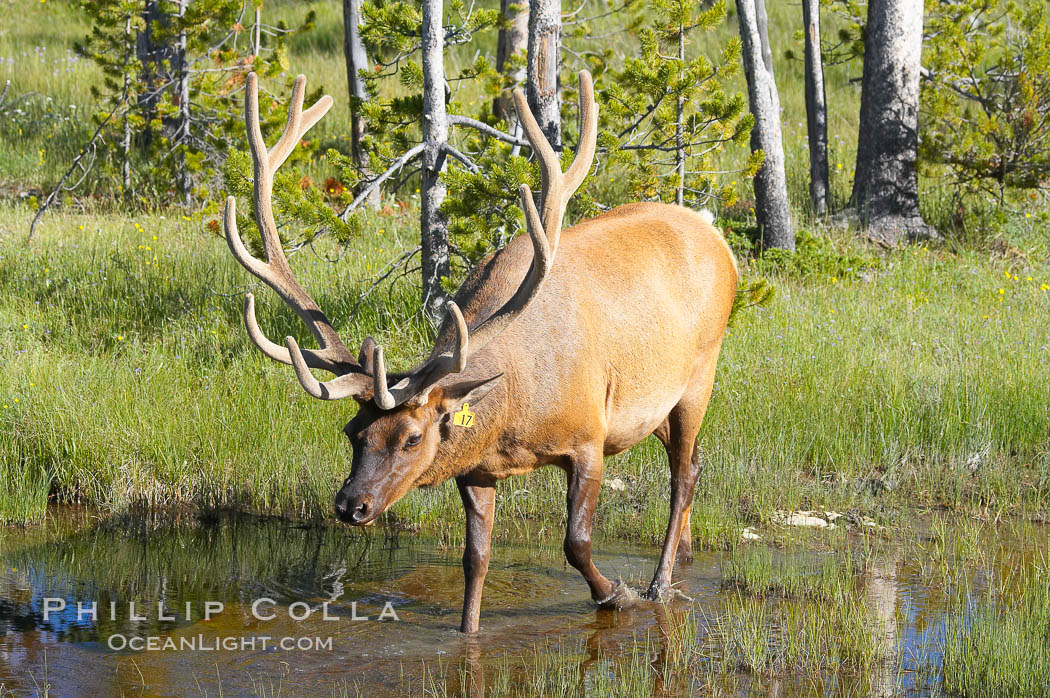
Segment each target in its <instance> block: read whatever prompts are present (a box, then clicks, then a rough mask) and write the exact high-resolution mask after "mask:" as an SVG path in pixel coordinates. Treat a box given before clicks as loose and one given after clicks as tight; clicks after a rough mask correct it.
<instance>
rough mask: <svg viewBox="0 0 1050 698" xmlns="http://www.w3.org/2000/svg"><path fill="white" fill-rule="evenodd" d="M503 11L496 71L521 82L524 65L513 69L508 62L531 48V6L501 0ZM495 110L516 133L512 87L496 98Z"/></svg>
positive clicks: (522, 80) (497, 43)
mask: <svg viewBox="0 0 1050 698" xmlns="http://www.w3.org/2000/svg"><path fill="white" fill-rule="evenodd" d="M500 14H501V15H502V17H503V22H504V23H506V26H505V27H503V28H501V29H500V30H499V39H498V40H497V42H496V72H497V73H499V74H500V75H507V76H509V77H510V78H511V79H512V80H513V81H514V82H515V83H522V82H524V81H525V78H526V70H525V68H524V67H515V68H514V69H513V70H511V69H510V66H509V65H508V63H510V61H511V59H512V58H513V57H514V56H517V55H518V54H520V53H521V52H523V51H528V48H529V7H528V4H527V3H526V2H525V0H500ZM492 113H493V114H495V115H496V117H498V118H500V119H502V120H503V121H504V122H506V124H507V130H508V132H509V133H513V134H515V135H517V132H518V130H519V129H518V128H517V123H518V117H517V114H516V113H515V111H514V100H513V99H511V96H510V91H509V90H507V91H504V92H503V93H502V94H500V96H499V97H497V98H496V99H495V100H494V101H493V103H492Z"/></svg>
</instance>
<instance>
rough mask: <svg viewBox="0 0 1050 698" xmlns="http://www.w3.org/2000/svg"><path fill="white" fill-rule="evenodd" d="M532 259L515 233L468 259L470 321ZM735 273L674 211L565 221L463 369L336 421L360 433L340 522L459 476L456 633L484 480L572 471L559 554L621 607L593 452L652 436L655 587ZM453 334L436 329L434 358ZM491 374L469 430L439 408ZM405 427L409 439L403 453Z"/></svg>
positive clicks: (484, 527)
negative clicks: (594, 536)
mask: <svg viewBox="0 0 1050 698" xmlns="http://www.w3.org/2000/svg"><path fill="white" fill-rule="evenodd" d="M531 261H532V248H531V245H530V242H529V240H528V238H527V237H525V236H521V237H519V238H517V239H515V240H514V241H512V242H511V243H510V244H509V245H508V246H507V247H506V248H505V249H504V250H502V251H500V252H499V253H497V254H495V255H492V256H490V257H489V258H487V259H486V260H485V261H484V262H482V263H481V264H480V265H479V266H478V267H477V269H476V270H475V271H474V272H473V273H472V274H471V275H470V277H469V278H468V279H467V281H466V282H465V283H464V285H463V288H462V289H461V290H460V292H459V293H458V294H457V296H456V302H457V303H458V304H459V306H460V307H461V308H462V309H463V314H464V317H465V319H466V321H467V324H468V326H470V328H471V329H473V328H474V327H475V326H476V325H477V324H479V323H480V322H481V321H483V320H484V319H485V318H487V317H489V316H490V315H491V314H492V313H494V312H495V311H496V310H497V309H498V308H499V307H501V306H502V304H503V303H505V302H506V301H507V299H509V298H510V297H511V295H512V294H513V293H514V291H515V289H517V288H518V286H519V284H520V283H521V281H522V279H523V278H524V277H525V275H526V273H527V272H528V269H529V265H530V264H531ZM736 283H737V270H736V264H735V261H734V259H733V255H732V253H731V252H730V250H729V247H728V246H727V245H726V243H725V241H724V240H723V239H722V236H721V235H720V234H719V233H718V231H717V230H716V229H715V228H714V227H713V226H712V225H711V224H710V223H709V222H708V220H707V218H706V217H704V216H702V215H701V214H697V213H694V212H692V211H689V210H687V209H684V208H681V207H677V206H670V205H665V204H656V203H640V204H631V205H628V206H621V207H619V208H616V209H614V210H613V211H610V212H609V213H606V214H604V215H602V216H599V217H597V218H594V219H592V220H588V221H584V222H582V223H580V224H579V225H577V226H575V227H573V228H571V229H568V230H565V231H564V232H563V233H562V236H561V241H560V245H559V248H558V256H557V260H556V262H555V264H554V266H553V268H552V269H551V272H550V274H549V276H548V277H547V278H546V280H545V281H544V284H543V286H542V287H541V289H540V291H539V295H538V296H537V297H536V298H535V299H534V300H533V302H532V303H530V304H529V306H528V307H527V308H526V309H525V310H524V311H523V312H522V313H521V315H520V316H519V317H518V318H517V319H516V320H515V322H514V323H512V324H511V325H510V326H509V327H508V328H507V329H505V330H504V331H503V332H502V333H501V334H500V335H498V336H497V337H496V338H495V339H494V340H493V341H492V342H491V343H489V344H488V345H487V346H485V347H484V348H483V349H481V350H480V351H478V352H477V353H476V354H471V357H470V361H469V363H468V364H467V367H466V369H465V370H464V371H463V372H462V373H459V374H453V375H449V376H446V377H445V378H443V379H442V380H441V381H440V382H439V383H438V384H437V385H436V386H435V387H434V388H433V389H432V390H431V391H430V392H429V394H428V395H427V396H426V403H425V404H422V405H416V404H414V403H410V404H405V405H402V406H401V407H399V408H396V409H394V410H392V411H381V410H378V409H377V408H375V407H374V406H373V405H371V404H370V403H367V402H364V403H363V405H362V408H361V410H360V412H359V413H358V415H357V416H356V417H355V418H354V420H352V421H351V422H350V424H348V425H347V433H348V434H351V435H352V434H363V435H364V437H363V439H361V440H359V441H355V442H354V466H353V469H352V471H351V476H350V478H348V480H347V483H346V484H345V485H344V487H343V490H342V491H341V492H340V495H339V497H338V498H337V509H338V510H339V511H340V512H342V513H341V516H343V518H346V517H348V516H350V515H351V513H352V512H353V511H354V510H355V509H354V507H355V506H357V503H358V502H360V501H365V500H367V502H368V505H367V506H366V509H365V511H366V513H367V516H364V515H362V516H361V517H360V518H361V519H362V520H361V521H358V520H355V523H362V522H366V523H367V522H370V521H372V520H374V519H375V517H376V516H378V515H379V513H381V512H382V511H383V510H385V509H386V508H387V507H389V506H390V505H391V504H393V503H394V502H395V501H397V500H398V499H400V498H401V497H402V496H404V494H405V493H406V492H408V491H409V490H410V489H412V488H414V487H417V486H421V485H433V484H437V483H439V482H443V481H444V480H447V479H449V478H451V477H456V478H457V479H458V482H459V486H460V492H461V493H462V494H463V497H464V505H465V507H466V509H467V516H468V541H467V548H468V549H467V552H466V554H465V556H464V569H465V571H466V572H467V578H468V579H467V593H466V596H465V599H464V615H463V624H462V629H463V630H464V631H472V630H476V629H477V624H478V613H479V610H478V609H479V608H480V594H481V584H482V583H483V580H484V571H485V569H487V566H488V552H487V551H488V533H487V531H490V530H491V525H492V516H493V511H492V507H493V504H494V497H492V496H491V487H492V486H493V484H494V483H495V482H496V481H498V480H501V479H503V478H506V477H510V476H512V475H520V474H524V473H528V472H530V471H532V470H534V469H535V468H537V467H540V466H543V465H549V464H553V465H557V466H559V467H561V468H563V469H565V470H566V472H567V474H568V477H569V495H568V500H569V501H568V504H569V509H570V516H569V531H568V532H567V534H566V546H565V547H566V554H567V556H568V557H569V560H570V562H571V563H572V564H573V565H574V566H576V567H577V568H578V569H580V571H581V572H582V573H583V575H584V576H585V578H586V579H587V581H588V583H589V584H590V586H591V592H592V596H593V597H594V598H595V600H596V601H599V602H602V603H605V604H612V605H618V604H619V603H621V602H622V600H623V599H622V598H621V596H622V594H620V593H619V592H618V591H617V590H615V589H614V588H613V585H612V584H611V583H610V582H609V581H608V580H607V579H606V578H605V577H603V576H602V575H601V574H600V573H598V571H597V570H596V569H595V568H594V566H593V564H592V563H591V561H590V527H591V524H590V519H591V514H593V509H594V505H595V503H596V501H597V494H598V489H599V488H600V484H601V469H602V457H603V456H605V455H610V454H614V453H619V452H620V451H623V450H624V449H627V448H629V447H631V446H633V445H634V444H636V443H638V442H639V441H641V440H642V439H643V438H645V437H646V436H648V435H649V434H651V433H654V432H655V433H656V435H657V437H658V438H660V440H661V441H662V442H663V443H664V445H665V446H666V447H667V449H668V456H669V459H670V461H671V463H670V465H671V470H672V498H673V500H674V501H672V520H671V521H670V522H669V526H668V536H667V541H666V543H665V546H664V555H663V557H662V558H661V563H660V567H659V568H658V571H657V575H656V578H654V580H653V585H652V586H651V587H650V595H651V596H653V597H663V596H665V595H666V594H667V592H668V590H669V585H670V571H671V568H672V567H673V565H674V556H675V555H674V554H675V552H676V551H677V550H679V548H681V550H682V551H683V552H684V553H688V552H689V549H690V546H689V539H688V506H689V502H691V500H692V493H693V488H694V486H695V482H696V477H697V475H698V467H699V463H698V459H697V454H696V447H695V442H696V435H697V432H698V430H699V427H700V421H701V419H702V418H703V413H704V410H705V409H706V406H707V401H708V399H709V397H710V394H711V386H712V382H713V379H714V367H715V362H716V360H717V357H718V352H719V349H720V348H721V345H722V338H723V335H724V333H725V327H726V322H727V320H728V318H729V312H730V309H731V307H732V304H733V296H734V293H735V291H736ZM453 334H454V333H453V330H452V328H451V327H448V326H446V327H443V328H442V332H441V334H440V338H439V341H438V344H437V346H436V348H435V349H434V354H435V355H436V354H438V353H440V352H442V351H445V350H447V348H448V346H449V344H450V343H451V342H452V341H454V337H453ZM500 374H502V378H501V379H499V380H498V383H496V384H495V387H494V388H491V392H490V393H489V394H488V395H487V396H485V397H484V398H483V399H481V400H480V401H477V402H471V408H470V409H471V410H472V411H473V412H474V413H475V414H476V425H475V426H474V427H473V428H470V429H465V428H461V427H456V426H453V425H452V424H451V414H452V413H453V412H454V411H455V410H458V409H459V407H460V405H461V402H462V401H463V400H464V399H467V398H469V396H470V392H469V391H470V390H471V389H474V390H477V388H475V387H474V386H476V385H478V384H485V382H486V381H488V380H489V379H492V378H493V377H494V376H498V375H500ZM485 387H491V384H488V385H485ZM482 389H484V388H482ZM475 394H476V393H475ZM413 434H418V435H419V436H420V443H419V445H418V446H415V447H409V446H407V445H405V444H404V442H405V439H407V438H408V436H410V435H413ZM340 502H342V503H341V504H340ZM348 512H350V513H348ZM479 517H480V518H479ZM482 538H484V540H481V539H482Z"/></svg>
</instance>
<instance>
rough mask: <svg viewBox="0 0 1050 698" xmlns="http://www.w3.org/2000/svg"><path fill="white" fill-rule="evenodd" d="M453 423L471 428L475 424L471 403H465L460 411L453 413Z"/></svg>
mask: <svg viewBox="0 0 1050 698" xmlns="http://www.w3.org/2000/svg"><path fill="white" fill-rule="evenodd" d="M452 423H453V424H455V425H456V426H457V427H464V428H466V429H470V428H471V427H472V426H474V413H473V412H471V411H470V403H466V402H464V403H463V407H461V408H459V412H456V413H455V414H453V415H452Z"/></svg>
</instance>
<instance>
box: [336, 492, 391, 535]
mask: <svg viewBox="0 0 1050 698" xmlns="http://www.w3.org/2000/svg"><path fill="white" fill-rule="evenodd" d="M355 489H356V488H355V487H354V486H353V484H347V485H344V486H343V487H342V488H341V489H340V490H339V492H338V493H337V494H336V495H335V515H336V517H337V518H338V519H339V520H340V521H342V522H343V523H348V524H350V525H352V526H367V525H369V524H373V523H375V520H376V519H377V518H378V517H379V515H380V514H382V513H383V510H384V509H385V507H382V506H381V505H380V503H379V502H377V500H376V498H375V497H374V496H373V495H372V493H370V492H355V491H354V490H355Z"/></svg>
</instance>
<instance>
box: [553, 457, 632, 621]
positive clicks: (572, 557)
mask: <svg viewBox="0 0 1050 698" xmlns="http://www.w3.org/2000/svg"><path fill="white" fill-rule="evenodd" d="M567 472H568V477H569V482H568V488H567V492H566V503H567V505H568V509H569V516H568V519H569V520H568V526H567V527H566V529H565V557H566V559H568V561H569V564H570V565H572V566H573V567H575V568H576V569H577V570H579V572H580V574H582V575H583V578H584V579H585V580H587V586H589V587H590V588H591V598H592V599H594V600H595V601H596V602H597V603H598V605H599V606H601V607H603V608H604V607H608V608H622V607H623V606H625V605H627V604H628V603H629V602H630V601H631V600H632V593H631V591H630V589H628V587H627V586H626V585H625V584H617V585H615V586H614V585H613V583H612V582H610V581H609V580H608V579H606V577H605V576H604V575H602V573H601V572H599V571H598V568H597V567H595V566H594V562H593V561H592V560H591V527H592V524H593V520H594V509H595V507H596V506H597V504H598V493H599V492H600V491H601V487H602V451H601V447H598V448H597V449H594V450H592V451H591V452H589V453H586V454H582V455H581V456H577V457H575V458H573V460H572V462H571V463H570V465H569V468H568V471H567Z"/></svg>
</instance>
